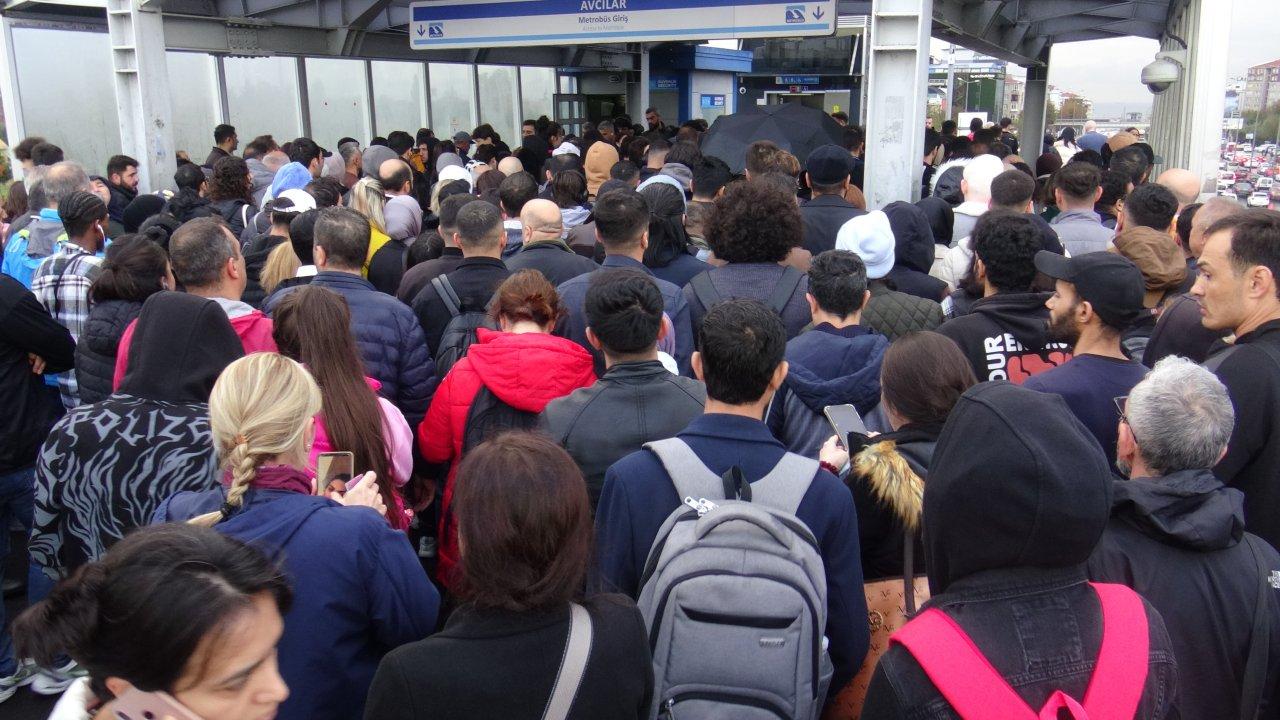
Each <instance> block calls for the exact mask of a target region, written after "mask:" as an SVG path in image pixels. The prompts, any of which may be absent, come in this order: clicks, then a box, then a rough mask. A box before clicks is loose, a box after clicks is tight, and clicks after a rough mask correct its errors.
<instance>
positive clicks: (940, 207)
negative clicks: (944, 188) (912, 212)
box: [916, 195, 956, 245]
mask: <svg viewBox="0 0 1280 720" xmlns="http://www.w3.org/2000/svg"><path fill="white" fill-rule="evenodd" d="M916 207H918V208H920V209H921V210H923V211H924V214H925V217H927V218H928V219H929V229H930V230H931V231H932V232H933V241H934V242H935V243H937V244H939V245H950V244H951V228H952V227H953V226H954V225H955V219H956V218H955V211H954V210H952V209H951V206H950V205H948V204H947V201H946V200H943V199H942V198H940V197H936V196H933V195H930V196H929V197H926V198H920V202H918V203H916Z"/></svg>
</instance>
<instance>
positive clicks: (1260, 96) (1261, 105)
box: [1240, 60, 1280, 112]
mask: <svg viewBox="0 0 1280 720" xmlns="http://www.w3.org/2000/svg"><path fill="white" fill-rule="evenodd" d="M1276 103H1280V60H1272V61H1271V62H1269V63H1264V64H1262V65H1254V66H1253V67H1251V68H1249V74H1248V75H1247V76H1246V77H1245V82H1244V94H1243V95H1242V96H1241V98H1240V111H1241V112H1259V111H1262V110H1266V109H1267V108H1269V107H1271V106H1272V105H1275V104H1276Z"/></svg>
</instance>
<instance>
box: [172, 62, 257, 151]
mask: <svg viewBox="0 0 1280 720" xmlns="http://www.w3.org/2000/svg"><path fill="white" fill-rule="evenodd" d="M165 63H166V64H167V65H168V67H169V89H170V95H169V98H170V104H171V105H172V108H171V109H172V111H173V124H172V127H173V147H174V149H175V150H185V151H186V152H187V155H188V156H189V157H190V158H191V160H192V162H197V163H202V162H204V159H205V157H207V156H208V154H209V148H211V147H213V127H214V126H215V125H217V124H218V91H217V81H218V77H217V71H216V70H215V69H214V61H213V56H212V55H205V54H204V53H188V52H167V53H165ZM175 88H179V89H180V90H176V91H175ZM251 138H252V136H250V137H246V138H241V140H240V142H241V143H242V144H243V143H247V142H249V140H250V139H251Z"/></svg>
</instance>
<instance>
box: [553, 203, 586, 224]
mask: <svg viewBox="0 0 1280 720" xmlns="http://www.w3.org/2000/svg"><path fill="white" fill-rule="evenodd" d="M590 216H591V208H588V207H586V206H585V205H579V206H577V207H571V208H560V221H561V222H562V223H563V224H564V226H565V227H566V228H573V227H577V226H579V225H581V224H583V223H585V222H586V221H587V218H588V217H590Z"/></svg>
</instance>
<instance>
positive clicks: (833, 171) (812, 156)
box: [804, 145, 853, 185]
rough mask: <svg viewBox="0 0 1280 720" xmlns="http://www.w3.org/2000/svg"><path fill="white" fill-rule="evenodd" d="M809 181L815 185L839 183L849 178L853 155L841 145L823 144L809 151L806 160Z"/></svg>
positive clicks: (805, 167)
mask: <svg viewBox="0 0 1280 720" xmlns="http://www.w3.org/2000/svg"><path fill="white" fill-rule="evenodd" d="M804 170H805V172H807V173H809V182H811V183H813V184H815V185H838V184H840V183H841V182H844V181H845V180H847V179H848V178H849V173H850V172H851V171H852V170H853V156H852V155H850V154H849V151H848V150H845V149H844V148H842V147H840V146H839V145H822V146H819V147H816V148H814V149H813V152H811V153H809V157H808V159H806V160H805V161H804Z"/></svg>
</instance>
